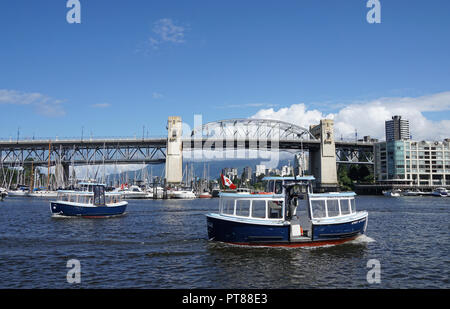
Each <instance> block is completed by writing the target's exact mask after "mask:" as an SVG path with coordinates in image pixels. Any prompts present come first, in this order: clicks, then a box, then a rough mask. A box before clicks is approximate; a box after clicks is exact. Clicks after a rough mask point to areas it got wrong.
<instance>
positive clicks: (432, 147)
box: [374, 139, 450, 186]
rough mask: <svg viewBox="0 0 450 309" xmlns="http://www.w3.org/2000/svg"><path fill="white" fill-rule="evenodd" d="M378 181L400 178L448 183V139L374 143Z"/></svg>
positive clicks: (449, 162) (449, 180)
mask: <svg viewBox="0 0 450 309" xmlns="http://www.w3.org/2000/svg"><path fill="white" fill-rule="evenodd" d="M374 154H375V177H376V179H377V180H378V181H386V180H403V181H405V182H410V183H411V184H413V185H425V186H440V185H450V139H445V140H444V141H411V140H395V141H387V142H380V143H376V144H375V153H374Z"/></svg>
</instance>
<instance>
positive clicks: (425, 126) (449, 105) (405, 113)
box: [250, 92, 450, 140]
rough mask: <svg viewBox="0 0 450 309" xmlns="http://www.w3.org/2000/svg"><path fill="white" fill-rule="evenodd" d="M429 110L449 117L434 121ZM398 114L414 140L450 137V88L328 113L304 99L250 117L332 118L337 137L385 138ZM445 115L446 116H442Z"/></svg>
mask: <svg viewBox="0 0 450 309" xmlns="http://www.w3.org/2000/svg"><path fill="white" fill-rule="evenodd" d="M426 112H440V113H444V115H447V118H448V119H444V120H440V121H433V120H431V119H428V118H426V116H425V115H424V113H426ZM394 115H401V116H402V118H403V119H407V120H409V123H410V131H411V134H412V137H413V139H414V140H442V139H444V138H448V137H450V92H441V93H436V94H432V95H426V96H421V97H415V98H412V97H389V98H379V99H376V100H371V101H366V102H362V103H361V102H358V103H352V104H347V105H346V106H345V107H343V108H341V109H340V110H339V111H338V112H336V113H332V114H324V113H322V112H321V111H319V110H317V109H313V110H308V109H307V106H306V105H305V104H304V103H300V104H293V105H291V106H290V107H284V108H280V109H278V110H274V109H273V108H270V109H262V110H260V111H258V112H257V113H256V114H254V115H253V116H251V117H250V118H265V119H278V120H282V121H286V122H291V123H294V124H297V125H299V126H302V127H304V128H309V125H311V124H318V123H319V121H320V119H323V118H331V119H334V123H335V136H336V138H340V137H341V136H342V137H343V138H354V136H355V130H357V132H358V137H362V136H363V135H370V136H372V137H375V138H378V139H380V140H384V138H385V132H384V125H385V121H386V120H389V119H391V117H392V116H394ZM441 118H442V117H441Z"/></svg>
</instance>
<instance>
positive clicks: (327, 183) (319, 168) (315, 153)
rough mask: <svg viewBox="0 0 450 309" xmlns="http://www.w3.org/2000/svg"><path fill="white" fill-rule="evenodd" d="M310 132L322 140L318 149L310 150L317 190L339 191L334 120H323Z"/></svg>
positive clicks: (310, 162)
mask: <svg viewBox="0 0 450 309" xmlns="http://www.w3.org/2000/svg"><path fill="white" fill-rule="evenodd" d="M309 131H310V132H311V134H312V135H313V136H314V137H315V138H317V139H319V140H320V147H319V148H318V149H317V148H315V149H314V148H311V149H310V150H309V166H310V172H311V173H312V174H313V175H314V177H315V178H316V189H317V190H318V191H337V189H338V187H339V185H338V180H337V170H336V145H335V142H334V123H333V120H331V119H322V120H320V124H318V125H312V126H310V127H309Z"/></svg>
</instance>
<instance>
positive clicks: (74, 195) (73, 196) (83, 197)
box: [57, 184, 122, 206]
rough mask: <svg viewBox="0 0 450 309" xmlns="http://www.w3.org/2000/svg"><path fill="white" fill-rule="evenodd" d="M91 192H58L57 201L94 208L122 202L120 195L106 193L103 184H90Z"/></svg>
mask: <svg viewBox="0 0 450 309" xmlns="http://www.w3.org/2000/svg"><path fill="white" fill-rule="evenodd" d="M89 186H90V187H91V191H71V190H61V191H58V197H57V200H58V201H61V202H71V203H76V204H89V205H94V206H105V205H107V204H116V203H119V202H121V201H122V195H121V194H120V193H111V192H108V193H106V191H105V186H104V185H101V184H89Z"/></svg>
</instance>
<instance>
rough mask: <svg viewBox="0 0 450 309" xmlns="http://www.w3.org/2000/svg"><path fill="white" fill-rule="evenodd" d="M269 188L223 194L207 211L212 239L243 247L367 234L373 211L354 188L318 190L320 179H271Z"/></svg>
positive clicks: (316, 243)
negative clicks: (362, 206)
mask: <svg viewBox="0 0 450 309" xmlns="http://www.w3.org/2000/svg"><path fill="white" fill-rule="evenodd" d="M263 180H264V181H266V192H263V193H255V194H242V193H240V194H236V193H221V194H220V200H219V212H218V213H210V214H207V215H206V217H207V227H208V237H209V239H210V240H213V241H220V242H225V243H231V244H237V245H253V246H276V247H303V246H321V245H328V244H340V243H344V242H346V241H349V240H352V239H354V238H356V237H357V236H359V235H361V234H364V233H365V231H366V227H367V219H368V213H367V212H365V211H360V212H357V211H356V209H355V195H356V194H355V193H354V192H333V193H313V192H312V182H313V181H314V177H312V176H303V177H265V178H264V179H263Z"/></svg>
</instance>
